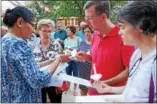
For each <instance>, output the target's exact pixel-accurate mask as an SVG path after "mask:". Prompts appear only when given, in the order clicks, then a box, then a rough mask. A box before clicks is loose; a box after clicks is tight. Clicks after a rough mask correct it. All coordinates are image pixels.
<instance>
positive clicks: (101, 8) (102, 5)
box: [83, 0, 110, 18]
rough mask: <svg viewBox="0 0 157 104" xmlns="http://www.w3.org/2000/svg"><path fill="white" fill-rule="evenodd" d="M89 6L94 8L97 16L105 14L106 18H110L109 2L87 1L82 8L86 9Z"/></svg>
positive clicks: (107, 0)
mask: <svg viewBox="0 0 157 104" xmlns="http://www.w3.org/2000/svg"><path fill="white" fill-rule="evenodd" d="M91 6H95V11H96V14H97V15H100V14H102V13H105V14H106V15H107V17H108V18H109V17H110V1H109V0H105V1H95V0H93V1H87V2H86V3H85V5H84V7H83V9H84V10H85V9H88V8H90V7H91Z"/></svg>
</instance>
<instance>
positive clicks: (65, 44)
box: [64, 38, 68, 48]
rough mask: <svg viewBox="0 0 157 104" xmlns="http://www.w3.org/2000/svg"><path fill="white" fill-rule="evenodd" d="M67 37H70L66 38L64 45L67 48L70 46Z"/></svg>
mask: <svg viewBox="0 0 157 104" xmlns="http://www.w3.org/2000/svg"><path fill="white" fill-rule="evenodd" d="M67 39H68V38H66V39H65V40H64V47H65V48H68V46H67Z"/></svg>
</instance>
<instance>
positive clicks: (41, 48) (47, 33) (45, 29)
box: [33, 19, 62, 103]
mask: <svg viewBox="0 0 157 104" xmlns="http://www.w3.org/2000/svg"><path fill="white" fill-rule="evenodd" d="M54 27H55V24H54V22H53V21H52V20H50V19H42V20H40V21H39V22H38V24H37V31H38V33H39V36H40V42H39V44H36V45H35V47H34V50H33V52H34V56H35V60H36V61H37V62H38V63H39V65H40V67H43V66H46V65H49V64H50V63H52V62H53V61H54V60H55V59H56V58H57V56H58V55H60V54H62V47H61V45H60V44H59V42H57V41H54V40H52V39H51V32H52V30H53V28H54ZM47 94H48V96H49V99H50V101H51V103H61V99H62V92H61V93H59V94H58V93H56V87H53V86H51V87H45V88H42V101H43V103H47V100H46V99H47V97H46V95H47Z"/></svg>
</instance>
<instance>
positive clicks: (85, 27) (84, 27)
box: [82, 25, 94, 33]
mask: <svg viewBox="0 0 157 104" xmlns="http://www.w3.org/2000/svg"><path fill="white" fill-rule="evenodd" d="M87 28H88V29H89V30H90V31H91V33H93V32H94V31H93V30H92V28H91V27H90V26H89V25H85V26H83V28H82V30H83V33H84V30H85V29H87Z"/></svg>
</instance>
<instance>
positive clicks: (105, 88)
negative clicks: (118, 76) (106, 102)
mask: <svg viewBox="0 0 157 104" xmlns="http://www.w3.org/2000/svg"><path fill="white" fill-rule="evenodd" d="M92 87H93V88H95V89H96V90H97V91H98V92H99V93H108V92H111V90H112V87H111V86H109V85H107V84H105V83H104V82H103V81H94V83H93V84H92Z"/></svg>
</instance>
